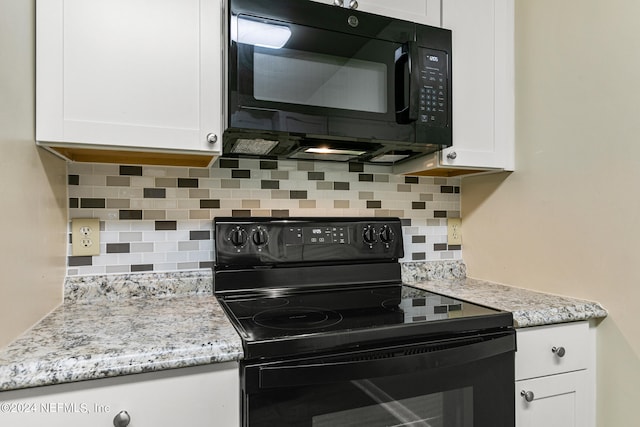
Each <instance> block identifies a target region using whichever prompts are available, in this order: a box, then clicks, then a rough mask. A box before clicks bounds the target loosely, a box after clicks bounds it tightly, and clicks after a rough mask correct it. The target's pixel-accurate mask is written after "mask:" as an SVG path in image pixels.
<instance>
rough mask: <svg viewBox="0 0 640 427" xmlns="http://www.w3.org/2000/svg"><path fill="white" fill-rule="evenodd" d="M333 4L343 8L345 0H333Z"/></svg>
mask: <svg viewBox="0 0 640 427" xmlns="http://www.w3.org/2000/svg"><path fill="white" fill-rule="evenodd" d="M333 4H334V5H336V6H340V7H342V6H343V5H344V0H333Z"/></svg>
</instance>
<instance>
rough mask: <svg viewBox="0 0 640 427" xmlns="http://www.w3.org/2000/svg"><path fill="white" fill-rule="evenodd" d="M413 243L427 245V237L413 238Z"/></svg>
mask: <svg viewBox="0 0 640 427" xmlns="http://www.w3.org/2000/svg"><path fill="white" fill-rule="evenodd" d="M411 243H427V236H411Z"/></svg>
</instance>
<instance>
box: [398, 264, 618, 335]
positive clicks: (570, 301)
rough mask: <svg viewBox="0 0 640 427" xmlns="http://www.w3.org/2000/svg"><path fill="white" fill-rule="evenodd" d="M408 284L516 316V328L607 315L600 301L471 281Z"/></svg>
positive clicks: (415, 282) (425, 281)
mask: <svg viewBox="0 0 640 427" xmlns="http://www.w3.org/2000/svg"><path fill="white" fill-rule="evenodd" d="M403 279H404V281H405V283H406V284H408V285H411V286H415V287H417V288H421V289H425V290H427V291H431V292H436V293H439V294H442V295H446V296H450V297H453V298H457V299H461V300H466V301H469V302H472V303H475V304H480V305H484V306H487V307H491V308H495V309H499V310H505V311H510V312H512V313H513V322H514V326H515V327H517V328H525V327H530V326H542V325H550V324H555V323H565V322H573V321H578V320H589V319H597V318H602V317H606V316H607V311H606V310H605V309H604V308H603V307H602V306H601V305H600V304H598V303H597V302H593V301H585V300H580V299H576V298H569V297H564V296H558V295H551V294H546V293H541V292H535V291H530V290H527V289H520V288H514V287H511V286H505V285H500V284H497V283H492V282H486V281H483V280H476V279H470V278H462V279H439V280H413V278H412V277H411V276H407V277H405V276H403Z"/></svg>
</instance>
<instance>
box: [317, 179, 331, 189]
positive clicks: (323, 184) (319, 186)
mask: <svg viewBox="0 0 640 427" xmlns="http://www.w3.org/2000/svg"><path fill="white" fill-rule="evenodd" d="M316 189H318V190H333V182H330V181H317V182H316Z"/></svg>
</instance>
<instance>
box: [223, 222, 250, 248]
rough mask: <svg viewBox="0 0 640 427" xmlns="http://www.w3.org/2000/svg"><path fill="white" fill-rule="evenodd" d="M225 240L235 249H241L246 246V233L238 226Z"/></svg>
mask: <svg viewBox="0 0 640 427" xmlns="http://www.w3.org/2000/svg"><path fill="white" fill-rule="evenodd" d="M227 239H228V240H229V242H231V244H232V245H233V246H235V247H236V248H241V247H243V246H244V245H246V244H247V232H246V231H245V229H244V228H242V227H240V226H237V227H234V228H233V229H232V230H231V232H230V233H229V235H228V236H227Z"/></svg>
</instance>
